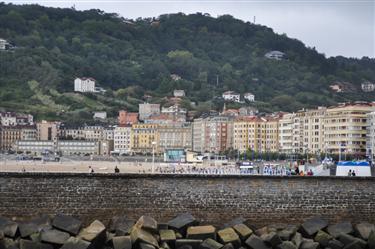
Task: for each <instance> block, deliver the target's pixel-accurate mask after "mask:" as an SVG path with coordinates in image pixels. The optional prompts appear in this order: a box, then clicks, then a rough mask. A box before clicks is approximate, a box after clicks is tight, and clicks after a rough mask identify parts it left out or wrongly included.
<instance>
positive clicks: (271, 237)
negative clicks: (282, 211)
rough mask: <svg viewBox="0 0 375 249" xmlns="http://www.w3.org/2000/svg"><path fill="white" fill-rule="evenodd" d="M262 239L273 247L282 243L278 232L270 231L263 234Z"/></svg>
mask: <svg viewBox="0 0 375 249" xmlns="http://www.w3.org/2000/svg"><path fill="white" fill-rule="evenodd" d="M261 238H262V240H263V241H264V242H265V243H266V244H267V245H270V246H272V247H276V246H278V245H280V244H281V243H282V240H281V239H280V237H279V235H278V234H277V233H276V232H270V233H267V234H263V235H262V236H261Z"/></svg>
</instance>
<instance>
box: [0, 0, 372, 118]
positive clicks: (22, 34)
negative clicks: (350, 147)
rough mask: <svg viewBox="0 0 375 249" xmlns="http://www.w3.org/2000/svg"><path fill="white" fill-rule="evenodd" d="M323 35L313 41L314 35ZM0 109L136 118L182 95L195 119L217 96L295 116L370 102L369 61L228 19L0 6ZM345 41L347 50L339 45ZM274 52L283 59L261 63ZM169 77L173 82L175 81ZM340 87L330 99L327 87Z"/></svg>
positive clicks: (55, 115)
mask: <svg viewBox="0 0 375 249" xmlns="http://www.w3.org/2000/svg"><path fill="white" fill-rule="evenodd" d="M317 35H319V34H317ZM0 38H3V39H6V40H8V41H10V42H11V43H12V44H13V45H15V46H16V49H14V50H13V51H12V52H9V51H8V52H4V51H3V52H0V107H2V109H6V110H16V111H25V112H31V113H33V114H35V115H36V116H37V117H38V118H61V119H74V118H88V117H90V115H89V112H90V111H94V110H105V111H108V112H109V114H110V115H115V114H116V112H117V110H118V109H120V108H127V109H129V110H132V111H135V110H136V109H137V105H138V103H140V102H142V101H143V99H142V97H143V95H144V94H148V95H151V96H153V99H152V101H155V102H162V103H163V101H165V99H163V97H165V96H170V95H171V94H172V91H173V89H184V90H185V91H186V92H187V99H186V100H185V101H184V104H185V106H187V107H189V108H193V107H190V106H189V104H188V103H189V101H194V102H196V103H197V107H194V108H197V110H199V111H202V110H206V109H209V108H220V107H221V106H222V104H223V103H222V101H221V100H220V99H214V98H215V96H220V95H221V93H222V92H223V91H226V90H234V91H238V92H240V93H244V92H248V91H249V92H252V93H254V94H255V98H256V100H257V102H256V103H255V104H253V105H255V106H257V107H258V108H259V109H260V110H262V111H277V110H283V111H295V110H298V109H300V108H303V107H315V106H318V105H331V104H334V103H336V102H343V101H358V100H371V101H372V100H373V97H374V93H364V92H362V91H361V89H360V85H361V83H362V82H364V81H371V82H375V59H369V58H362V59H360V60H359V59H348V58H344V57H335V58H332V57H331V58H326V57H325V56H324V55H323V54H320V53H318V52H317V51H316V50H315V49H314V48H308V47H306V46H305V45H304V44H303V43H302V42H301V41H298V40H296V39H291V38H288V37H287V36H286V35H278V34H275V33H274V32H273V31H272V29H270V28H268V27H265V26H261V25H254V24H251V23H248V22H243V21H241V20H237V19H235V18H233V17H231V16H229V15H225V16H221V17H218V18H213V17H210V16H208V15H204V14H201V13H197V14H192V15H184V14H181V13H179V14H168V15H162V16H160V17H158V18H155V19H137V20H129V19H124V18H123V17H120V16H118V15H117V14H110V13H104V12H102V11H100V10H89V11H76V10H74V9H58V8H46V7H41V6H38V5H12V4H5V3H0ZM343 42H344V41H343ZM272 50H279V51H282V52H284V53H285V54H286V58H285V59H283V60H280V61H278V60H272V59H267V58H265V57H264V54H265V53H267V52H269V51H272ZM171 74H176V75H179V76H180V77H182V78H181V80H178V81H174V80H173V79H172V78H171ZM75 77H93V78H95V79H96V80H97V81H98V84H99V85H100V86H102V87H104V88H105V89H107V93H106V94H105V95H100V94H85V95H82V94H77V93H73V80H74V78H75ZM334 82H346V83H345V84H346V85H348V86H349V87H348V90H347V91H345V92H343V93H334V92H332V91H331V90H330V88H329V85H331V84H332V83H334Z"/></svg>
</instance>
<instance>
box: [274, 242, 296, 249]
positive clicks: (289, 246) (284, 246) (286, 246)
mask: <svg viewBox="0 0 375 249" xmlns="http://www.w3.org/2000/svg"><path fill="white" fill-rule="evenodd" d="M277 248H278V249H298V248H297V247H296V245H295V244H294V243H293V242H291V241H283V243H281V244H280V245H278V246H277Z"/></svg>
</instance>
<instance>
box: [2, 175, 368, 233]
mask: <svg viewBox="0 0 375 249" xmlns="http://www.w3.org/2000/svg"><path fill="white" fill-rule="evenodd" d="M59 212H62V213H65V214H69V215H76V216H79V217H80V218H81V219H83V220H84V221H85V222H86V223H88V222H90V221H92V220H93V219H100V220H102V221H104V222H106V221H108V220H109V219H110V218H112V217H113V216H114V215H118V214H125V215H127V216H129V217H130V218H134V219H136V218H138V217H140V216H141V215H150V216H152V217H154V218H156V219H157V220H159V221H164V220H165V221H166V220H169V219H170V218H172V217H174V216H175V215H177V214H180V213H183V212H190V213H191V214H193V215H194V216H195V217H197V218H199V219H200V220H202V221H203V222H204V223H211V224H215V225H220V224H223V223H225V222H227V221H229V220H231V219H233V218H236V217H239V216H242V217H244V218H248V219H250V220H252V221H253V222H252V223H253V224H255V225H259V226H261V225H264V224H270V223H276V222H286V223H297V222H301V221H302V220H305V219H306V218H308V217H311V216H315V215H321V216H323V217H324V218H326V219H328V220H330V221H332V222H337V221H340V220H349V221H352V222H354V223H357V222H359V221H368V222H372V223H374V222H375V178H362V177H353V178H345V177H285V176H284V177H278V176H273V177H272V176H207V175H194V176H193V175H191V176H189V175H138V174H118V175H116V174H93V175H90V174H69V173H0V216H6V217H10V218H11V217H17V218H19V219H22V218H25V219H26V218H30V217H32V216H35V215H37V214H56V213H59Z"/></svg>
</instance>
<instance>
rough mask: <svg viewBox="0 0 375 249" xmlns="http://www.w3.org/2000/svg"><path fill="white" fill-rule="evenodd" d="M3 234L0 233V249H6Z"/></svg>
mask: <svg viewBox="0 0 375 249" xmlns="http://www.w3.org/2000/svg"><path fill="white" fill-rule="evenodd" d="M6 248H7V246H6V245H5V237H4V233H3V232H2V231H0V249H6Z"/></svg>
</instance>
